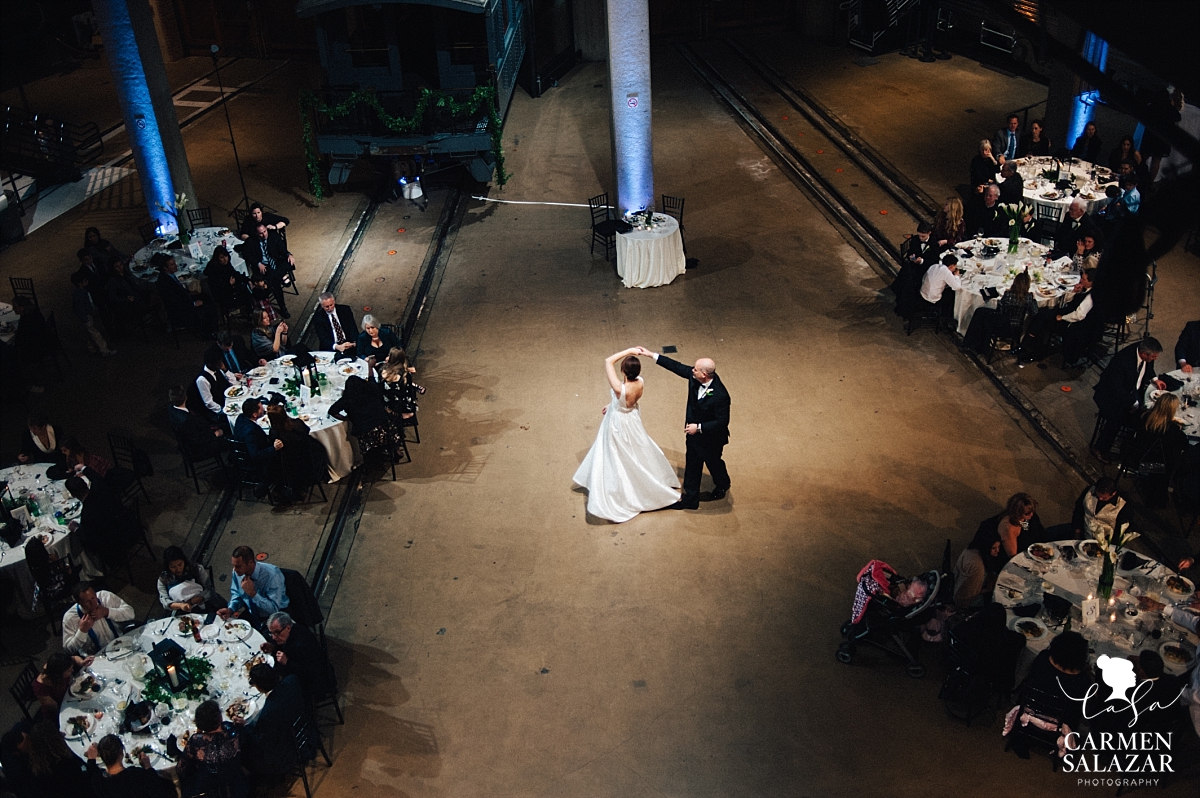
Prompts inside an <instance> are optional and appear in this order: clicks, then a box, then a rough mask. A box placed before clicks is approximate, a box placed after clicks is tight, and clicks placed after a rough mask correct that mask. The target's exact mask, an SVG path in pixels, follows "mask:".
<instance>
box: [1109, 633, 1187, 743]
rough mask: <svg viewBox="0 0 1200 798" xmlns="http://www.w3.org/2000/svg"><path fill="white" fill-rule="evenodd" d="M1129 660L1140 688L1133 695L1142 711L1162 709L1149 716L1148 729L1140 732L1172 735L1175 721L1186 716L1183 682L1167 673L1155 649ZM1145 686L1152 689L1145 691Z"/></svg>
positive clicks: (1139, 653)
mask: <svg viewBox="0 0 1200 798" xmlns="http://www.w3.org/2000/svg"><path fill="white" fill-rule="evenodd" d="M1130 659H1131V660H1133V673H1134V675H1135V676H1136V677H1137V679H1138V684H1137V687H1136V688H1135V690H1134V691H1131V692H1130V695H1131V696H1132V695H1133V694H1135V692H1136V695H1137V703H1138V707H1139V708H1140V707H1146V708H1149V707H1152V706H1153V705H1154V704H1157V705H1158V706H1159V707H1160V708H1161V709H1153V710H1151V711H1150V712H1149V714H1148V716H1147V718H1146V724H1147V727H1148V728H1145V729H1141V731H1148V732H1151V733H1158V734H1169V733H1170V731H1171V729H1172V728H1174V727H1175V719H1176V718H1178V717H1181V716H1183V715H1185V714H1186V712H1187V710H1186V708H1185V707H1184V705H1183V704H1182V702H1181V701H1180V699H1181V698H1182V697H1183V696H1182V691H1183V689H1184V682H1183V680H1182V679H1180V678H1179V677H1176V676H1172V675H1171V674H1169V673H1167V672H1166V669H1165V668H1164V667H1163V660H1162V656H1160V655H1159V653H1158V652H1157V651H1154V650H1153V649H1145V650H1143V651H1140V652H1138V653H1137V654H1135V655H1134V656H1132V657H1130ZM1144 682H1150V685H1149V687H1143V686H1142V684H1143V683H1144ZM1139 719H1140V716H1139ZM1121 731H1124V729H1122V730H1121Z"/></svg>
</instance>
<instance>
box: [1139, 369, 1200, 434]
mask: <svg viewBox="0 0 1200 798" xmlns="http://www.w3.org/2000/svg"><path fill="white" fill-rule="evenodd" d="M1159 376H1160V377H1161V376H1162V375H1159ZM1167 376H1168V377H1174V378H1175V379H1177V380H1180V381H1181V382H1182V383H1183V385H1181V386H1179V388H1177V389H1176V390H1174V391H1171V393H1173V394H1175V395H1176V396H1178V397H1180V399H1183V398H1184V397H1185V396H1186V397H1188V398H1189V399H1190V400H1191V402H1192V403H1193V405H1195V404H1196V403H1200V371H1193V372H1192V373H1190V374H1188V373H1186V372H1184V371H1182V370H1179V369H1176V370H1175V371H1168V372H1167ZM1157 397H1158V389H1157V388H1155V387H1154V383H1150V384H1149V385H1147V386H1146V392H1145V394H1144V395H1143V401H1144V406H1145V408H1146V409H1147V410H1149V409H1150V408H1151V407H1153V406H1154V400H1155V399H1156V398H1157ZM1175 418H1176V419H1177V420H1178V421H1182V422H1183V431H1184V433H1185V434H1186V435H1187V436H1188V440H1190V441H1191V443H1192V444H1200V407H1197V406H1193V407H1185V406H1184V405H1183V403H1182V402H1180V405H1179V412H1178V413H1176V414H1175Z"/></svg>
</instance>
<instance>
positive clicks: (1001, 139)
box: [992, 114, 1021, 164]
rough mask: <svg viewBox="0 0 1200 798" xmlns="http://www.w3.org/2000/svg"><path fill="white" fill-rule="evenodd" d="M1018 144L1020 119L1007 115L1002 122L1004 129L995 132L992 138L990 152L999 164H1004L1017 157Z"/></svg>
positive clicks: (1018, 152) (1014, 115)
mask: <svg viewBox="0 0 1200 798" xmlns="http://www.w3.org/2000/svg"><path fill="white" fill-rule="evenodd" d="M1020 143H1021V118H1020V117H1019V116H1017V115H1016V114H1009V115H1008V116H1007V117H1006V118H1005V120H1004V127H1002V128H1001V129H1000V130H997V131H996V135H995V136H994V137H993V138H992V152H993V153H995V154H996V157H997V158H999V159H1000V163H1001V164H1004V163H1007V162H1008V161H1012V160H1015V159H1016V158H1018V157H1019V155H1020V149H1021V148H1020Z"/></svg>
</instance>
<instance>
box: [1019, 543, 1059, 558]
mask: <svg viewBox="0 0 1200 798" xmlns="http://www.w3.org/2000/svg"><path fill="white" fill-rule="evenodd" d="M1035 551H1036V552H1038V554H1040V555H1041V556H1040V557H1039V556H1035V555H1034V552H1035ZM1025 554H1026V556H1028V557H1029V559H1031V560H1033V561H1034V562H1054V561H1055V560H1057V559H1058V547H1057V546H1055V545H1054V544H1053V543H1033V544H1030V546H1029V548H1027V549H1025Z"/></svg>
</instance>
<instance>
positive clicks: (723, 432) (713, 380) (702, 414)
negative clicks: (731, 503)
mask: <svg viewBox="0 0 1200 798" xmlns="http://www.w3.org/2000/svg"><path fill="white" fill-rule="evenodd" d="M637 353H638V354H639V355H641V356H643V357H652V358H654V362H655V363H657V364H658V365H660V366H662V367H663V368H665V369H666V370H667V371H670V372H672V373H674V374H678V375H679V376H680V377H683V378H684V379H686V380H687V381H688V401H687V415H686V422H687V423H686V424H685V425H684V427H683V431H684V433H685V434H686V435H687V459H686V461H685V465H684V470H683V495H682V496H680V499H679V501H678V502H676V503H675V504H672V505H671V506H670V508H668V509H674V510H697V509H699V507H700V478H701V477H702V476H703V474H704V467H705V466H708V473H709V474H711V475H712V478H713V491H712V500H713V501H717V500H719V499H723V498H725V492H726V491H728V490H729V471H728V469H726V467H725V461H724V460H723V459H721V452H722V450H724V448H725V444H726V443H728V442H729V391H727V390H725V385H724V384H723V383H722V382H721V378H720V377H718V376H717V364H716V363H714V362H713V361H712V359H711V358H707V357H702V358H700V359H699V360H697V361H696V364H695V365H694V366H691V367H688V366H685V365H684V364H683V363H679V362H678V361H675V360H672V359H671V358H669V357H667V356H665V355H660V354H658V353H657V352H651V351H650V350H649V349H646V348H645V347H642V346H639V347H638V350H637Z"/></svg>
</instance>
